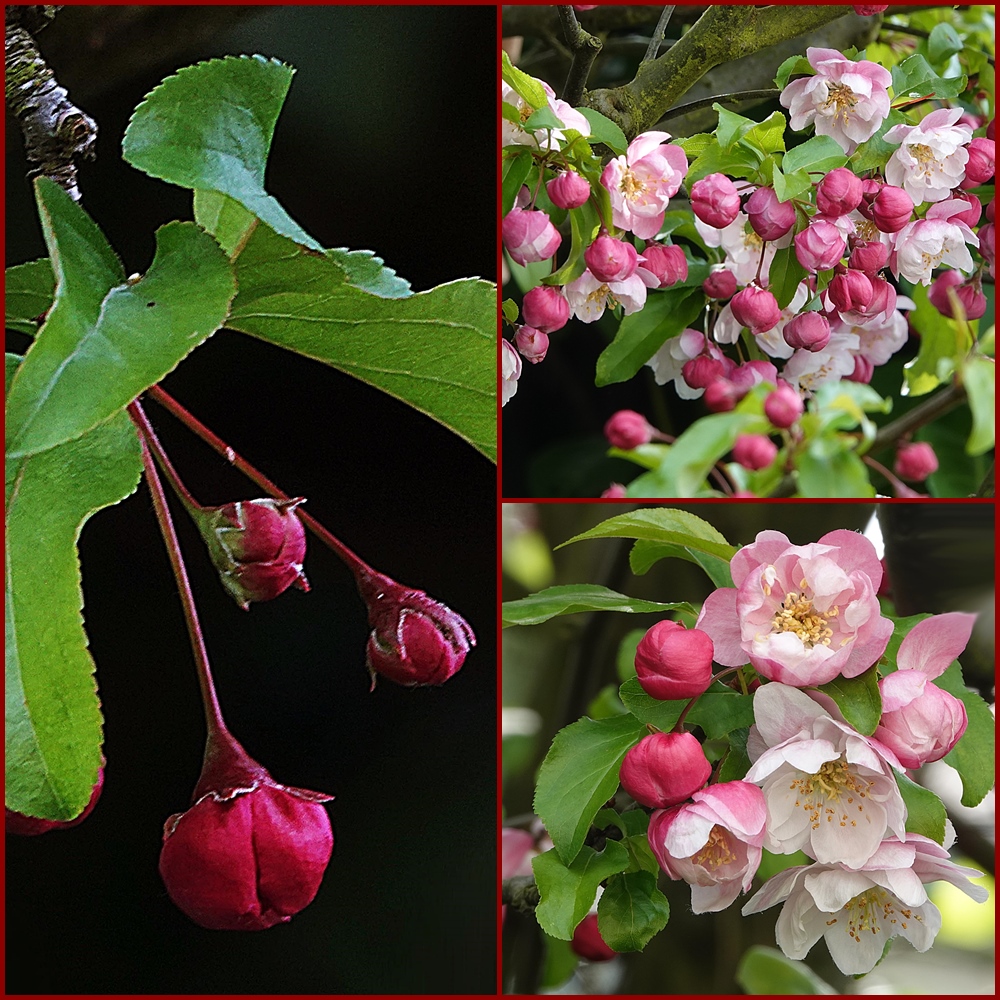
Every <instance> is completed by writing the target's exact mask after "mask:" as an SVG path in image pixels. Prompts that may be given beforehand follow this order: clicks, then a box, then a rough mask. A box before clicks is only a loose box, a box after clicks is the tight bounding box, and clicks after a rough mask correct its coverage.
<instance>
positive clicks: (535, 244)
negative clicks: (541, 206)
mask: <svg viewBox="0 0 1000 1000" xmlns="http://www.w3.org/2000/svg"><path fill="white" fill-rule="evenodd" d="M501 230H502V234H503V245H504V246H505V247H506V248H507V253H509V254H510V256H511V260H513V261H514V262H515V263H517V264H521V265H522V266H523V265H524V264H532V263H536V262H538V261H540V260H548V259H549V258H550V257H551V256H552V255H553V254H554V253H555V252H556V251H557V250H558V249H559V244H560V243H562V236H561V235H560V234H559V230H558V229H556V227H555V226H553V225H552V222H551V220H550V219H549V217H548V215H547V214H546V213H545V212H542V211H538V210H537V209H523V208H512V209H511V210H510V212H508V213H507V215H505V216H504V220H503V224H502V226H501Z"/></svg>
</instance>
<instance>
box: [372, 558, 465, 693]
mask: <svg viewBox="0 0 1000 1000" xmlns="http://www.w3.org/2000/svg"><path fill="white" fill-rule="evenodd" d="M358 592H359V593H360V594H361V598H362V600H363V601H364V602H365V603H366V604H367V605H368V624H369V625H370V626H371V627H372V631H371V635H369V637H368V647H367V667H368V672H369V674H371V678H372V690H374V688H375V678H376V675H378V674H381V675H382V676H383V677H388V678H389V680H391V681H395V682H396V683H397V684H402V685H403V686H404V687H423V686H426V685H438V684H443V683H444V682H445V681H446V680H448V678H449V677H451V676H452V675H453V674H455V673H457V672H458V671H459V670H460V669H461V667H462V664H463V663H464V662H465V657H466V654H467V653H468V652H469V650H470V649H471V648H472V647H473V646H475V644H476V637H475V635H474V634H473V632H472V628H471V627H470V626H469V623H468V622H467V621H466V620H465V619H464V618H463V617H462V616H461V615H460V614H457V613H456V612H454V611H452V610H451V608H449V607H448V606H447V605H446V604H442V603H441V602H440V601H435V600H434V599H433V598H430V597H428V596H427V595H426V594H425V593H424V592H423V591H422V590H411V589H410V588H409V587H404V586H402V585H401V584H398V583H396V581H395V580H392V579H390V578H389V577H387V576H385V575H383V574H382V573H376V572H375V571H374V570H370V571H369V570H366V571H362V572H361V573H360V575H359V576H358Z"/></svg>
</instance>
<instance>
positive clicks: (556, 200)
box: [545, 170, 590, 208]
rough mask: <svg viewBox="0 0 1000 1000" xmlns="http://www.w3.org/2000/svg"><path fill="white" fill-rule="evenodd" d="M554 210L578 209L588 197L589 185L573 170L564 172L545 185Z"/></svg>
mask: <svg viewBox="0 0 1000 1000" xmlns="http://www.w3.org/2000/svg"><path fill="white" fill-rule="evenodd" d="M545 190H546V191H547V192H548V195H549V198H550V199H551V201H552V204H553V205H555V206H556V208H579V207H580V206H581V205H584V204H586V202H587V199H588V198H589V197H590V183H589V182H588V181H587V179H586V178H585V177H581V176H580V175H579V174H578V173H577V172H576V171H575V170H564V171H563V172H562V173H561V174H558V175H557V176H555V177H553V178H552V180H550V181H549V182H548V184H546V185H545Z"/></svg>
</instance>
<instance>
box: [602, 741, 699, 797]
mask: <svg viewBox="0 0 1000 1000" xmlns="http://www.w3.org/2000/svg"><path fill="white" fill-rule="evenodd" d="M711 773H712V765H711V764H709V762H708V758H707V757H706V756H705V751H704V750H702V748H701V744H700V743H699V742H698V740H697V739H695V737H694V736H692V735H691V733H652V734H651V735H649V736H645V737H643V738H642V739H641V740H640V741H639V742H638V743H637V744H636V745H635V746H634V747H632V749H631V750H629V752H628V753H627V754H625V759H624V760H623V761H622V767H621V771H620V772H619V779H620V780H621V783H622V788H624V789H625V791H626V792H628V794H629V795H631V796H632V798H633V799H635V801H636V802H638V803H639V804H640V805H644V806H650V807H652V808H653V809H666V808H667V806H673V805H676V804H677V803H678V802H683V801H684V800H685V799H687V798H689V797H690V796H691V795H692V793H694V792H696V791H698V789H699V788H702V787H703V786H704V785H705V782H707V781H708V778H709V775H710V774H711Z"/></svg>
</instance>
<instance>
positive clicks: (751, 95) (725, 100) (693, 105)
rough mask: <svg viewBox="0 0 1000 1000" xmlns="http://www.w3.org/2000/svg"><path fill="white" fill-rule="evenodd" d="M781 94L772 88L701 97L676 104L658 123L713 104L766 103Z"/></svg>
mask: <svg viewBox="0 0 1000 1000" xmlns="http://www.w3.org/2000/svg"><path fill="white" fill-rule="evenodd" d="M780 93H781V91H780V90H775V88H774V87H772V88H771V89H770V90H741V91H738V92H737V93H735V94H719V95H717V96H716V97H703V98H702V99H701V100H700V101H691V102H689V103H688V104H678V105H677V107H675V108H671V109H670V110H669V111H668V112H667V113H666V114H665V115H661V116H660V121H664V122H667V121H670V119H671V118H680V117H681V116H682V115H686V114H688V113H690V112H691V111H700V110H701V109H702V108H710V107H711V106H712V105H713V104H716V103H718V104H740V103H742V102H743V101H767V100H770V99H771V98H773V97H777V96H778V95H779V94H780Z"/></svg>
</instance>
